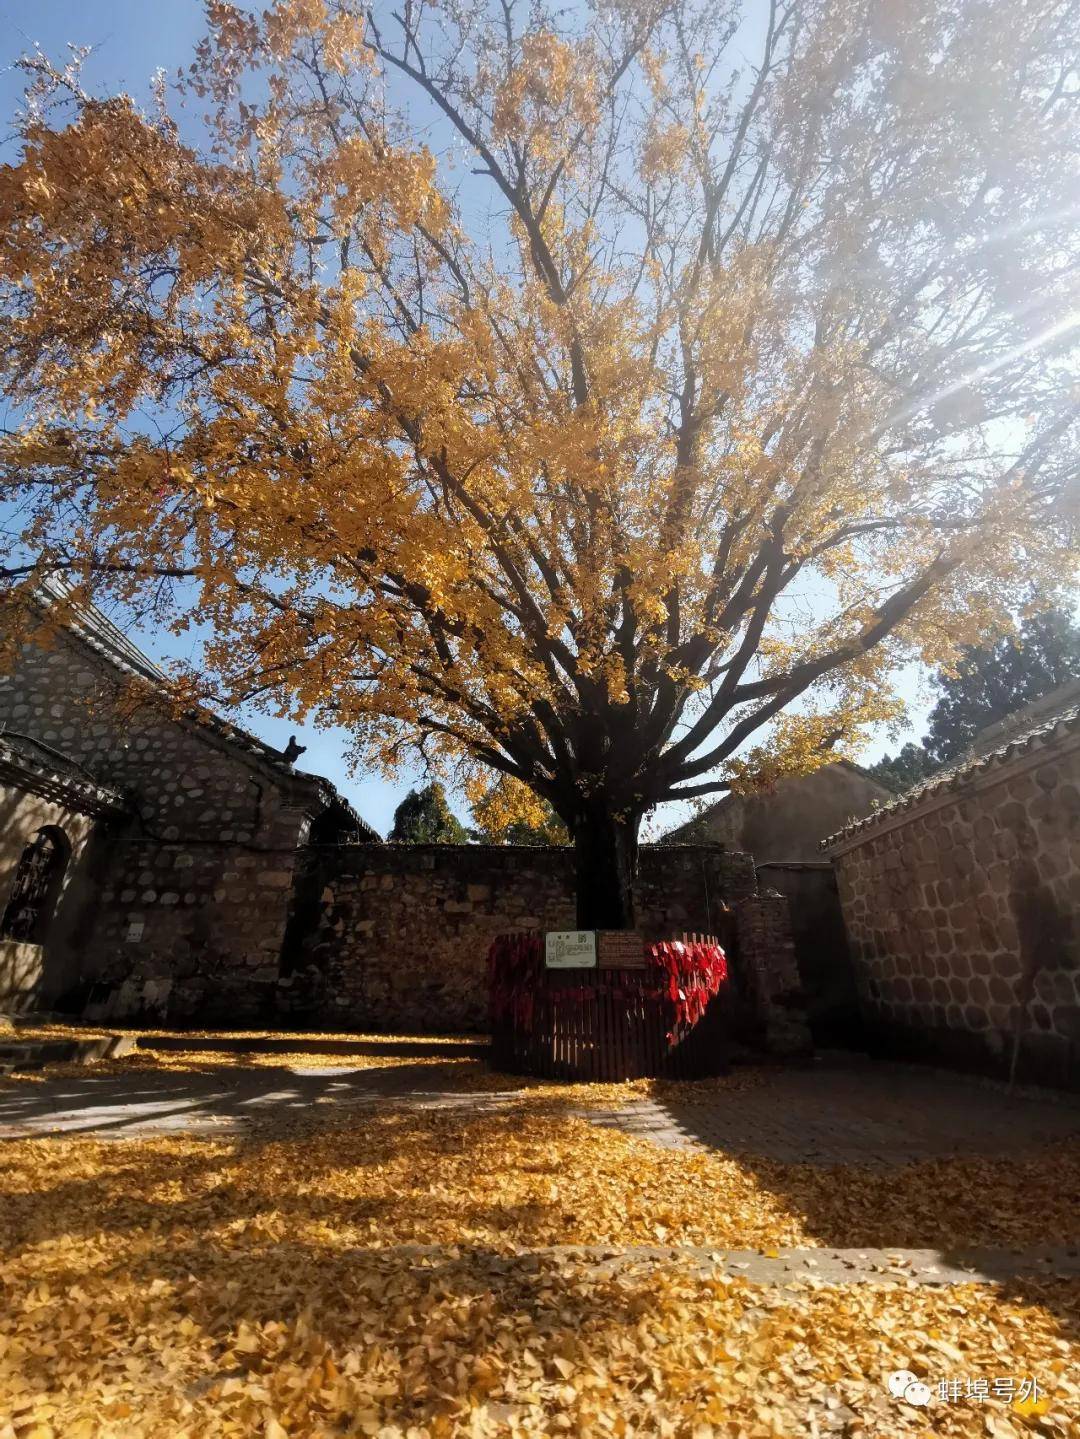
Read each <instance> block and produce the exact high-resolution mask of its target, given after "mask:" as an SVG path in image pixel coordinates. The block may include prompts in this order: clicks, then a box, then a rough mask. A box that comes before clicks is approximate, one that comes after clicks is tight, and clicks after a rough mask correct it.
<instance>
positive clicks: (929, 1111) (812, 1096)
mask: <svg viewBox="0 0 1080 1439" xmlns="http://www.w3.org/2000/svg"><path fill="white" fill-rule="evenodd" d="M435 1083H437V1076H436V1075H433V1073H432V1070H431V1067H430V1065H427V1064H422V1063H403V1064H400V1065H394V1066H391V1067H387V1068H382V1069H357V1068H355V1067H354V1066H351V1065H349V1064H342V1065H340V1066H333V1067H318V1068H315V1067H312V1068H305V1067H302V1066H295V1067H292V1066H284V1065H283V1066H280V1067H257V1066H243V1065H222V1064H221V1063H219V1062H214V1061H213V1060H208V1062H207V1063H206V1064H204V1065H202V1066H201V1067H199V1068H197V1069H183V1070H181V1069H175V1070H170V1069H155V1068H153V1067H152V1066H147V1067H146V1068H138V1067H136V1066H133V1067H131V1068H129V1069H127V1070H126V1071H125V1072H122V1073H117V1072H112V1073H107V1072H103V1071H97V1072H95V1071H94V1070H93V1069H86V1070H80V1071H78V1072H77V1073H74V1074H73V1073H71V1072H67V1073H63V1074H54V1075H49V1074H48V1073H44V1074H42V1075H41V1077H40V1078H37V1079H35V1080H31V1081H28V1080H6V1081H5V1080H0V1140H3V1139H16V1138H23V1137H38V1138H48V1137H55V1136H66V1137H69V1138H70V1137H77V1136H86V1137H91V1136H92V1137H94V1138H96V1139H112V1140H117V1141H122V1140H124V1139H135V1138H140V1139H144V1138H150V1137H154V1136H160V1135H170V1134H173V1135H175V1134H180V1135H184V1136H187V1137H193V1138H199V1137H201V1138H211V1139H214V1138H223V1137H229V1136H232V1135H242V1134H243V1133H245V1132H247V1131H249V1130H250V1129H252V1128H253V1127H254V1126H256V1125H259V1124H261V1123H264V1122H266V1121H268V1120H271V1121H272V1120H276V1119H281V1118H287V1117H288V1116H290V1115H298V1114H302V1113H304V1112H305V1111H307V1110H308V1109H309V1108H310V1106H312V1105H327V1106H331V1107H333V1108H358V1109H363V1108H370V1107H376V1106H380V1105H382V1104H385V1103H387V1102H388V1101H391V1102H394V1103H402V1102H404V1103H407V1104H409V1105H410V1106H415V1107H417V1108H421V1109H423V1108H439V1109H462V1110H465V1111H467V1112H471V1113H477V1112H483V1111H484V1110H487V1109H494V1110H501V1109H505V1108H507V1107H509V1106H512V1105H513V1104H514V1103H515V1102H517V1100H518V1099H519V1097H520V1092H519V1091H514V1090H504V1091H497V1092H490V1091H476V1092H469V1091H458V1090H455V1091H452V1092H451V1091H447V1090H439V1089H437V1088H433V1084H435ZM553 1093H555V1094H557V1093H558V1090H557V1089H556V1090H554V1091H553ZM575 1112H576V1113H578V1114H580V1115H581V1117H583V1118H586V1119H588V1120H590V1122H592V1123H595V1124H601V1125H607V1126H615V1127H617V1128H619V1129H622V1130H624V1131H625V1132H627V1133H631V1134H635V1135H638V1136H641V1137H644V1138H647V1139H649V1140H651V1141H653V1142H655V1143H657V1144H661V1145H667V1146H675V1147H681V1146H701V1147H704V1148H708V1149H710V1150H713V1151H718V1152H721V1153H726V1154H733V1155H745V1156H748V1157H764V1158H768V1159H771V1160H774V1161H778V1162H780V1163H793V1164H812V1165H854V1164H859V1165H873V1166H879V1167H884V1166H895V1165H898V1164H904V1163H909V1162H911V1161H913V1160H920V1159H921V1160H927V1159H939V1158H945V1157H954V1156H958V1155H965V1154H990V1155H1008V1154H1013V1153H1018V1152H1020V1151H1021V1150H1023V1149H1024V1148H1027V1147H1030V1146H1032V1145H1043V1146H1045V1145H1052V1144H1054V1143H1055V1142H1061V1141H1063V1140H1066V1139H1069V1138H1080V1104H1076V1103H1070V1102H1065V1103H1052V1102H1050V1101H1049V1099H1048V1098H1046V1097H1040V1096H1032V1095H1030V1094H1017V1095H1012V1096H1010V1095H1008V1094H1007V1093H1005V1092H1004V1091H1003V1090H1002V1089H1000V1088H995V1087H990V1086H986V1085H983V1084H980V1083H979V1082H977V1081H972V1080H968V1079H965V1078H964V1077H962V1076H957V1075H943V1074H941V1073H940V1072H937V1071H927V1070H920V1069H917V1068H914V1067H912V1066H905V1065H874V1064H865V1065H859V1066H853V1065H844V1066H842V1067H830V1066H828V1065H825V1066H817V1067H810V1068H804V1069H781V1070H777V1071H776V1072H774V1073H771V1074H769V1075H767V1076H766V1077H765V1078H764V1080H763V1082H762V1083H761V1084H760V1085H757V1086H751V1087H748V1088H745V1089H740V1090H738V1091H737V1092H729V1093H726V1092H724V1091H723V1090H719V1091H718V1092H716V1093H715V1094H714V1095H709V1096H705V1097H701V1098H698V1099H695V1100H694V1101H693V1102H690V1101H686V1100H683V1099H680V1098H679V1097H677V1091H676V1090H675V1089H674V1088H673V1090H672V1091H671V1093H670V1094H669V1095H665V1096H664V1097H663V1098H662V1099H641V1100H633V1101H631V1102H630V1103H628V1104H626V1105H624V1106H622V1107H619V1108H609V1109H603V1110H593V1109H588V1110H586V1109H578V1110H576V1111H575ZM0 1162H2V1149H0ZM422 1251H424V1246H418V1247H417V1253H418V1255H419V1254H420V1253H421V1252H422ZM432 1252H435V1251H434V1250H433V1251H432ZM535 1252H536V1253H537V1254H538V1255H542V1254H544V1253H549V1252H550V1253H551V1254H557V1253H558V1254H565V1255H567V1256H569V1255H571V1254H575V1255H577V1256H578V1257H581V1258H584V1259H586V1260H587V1261H588V1262H589V1263H593V1264H596V1265H597V1266H598V1269H603V1267H604V1266H608V1267H609V1268H610V1267H611V1266H613V1265H614V1266H615V1267H621V1266H624V1265H627V1264H636V1263H656V1262H658V1261H662V1260H669V1259H681V1260H688V1261H689V1262H690V1263H691V1264H692V1265H693V1266H694V1267H695V1268H698V1269H699V1270H700V1271H701V1272H703V1273H708V1274H715V1273H723V1274H730V1275H733V1276H735V1275H741V1276H742V1277H744V1278H746V1279H749V1280H751V1281H753V1282H756V1283H761V1284H789V1283H798V1282H818V1283H824V1284H853V1283H857V1284H862V1283H911V1282H914V1283H917V1284H931V1285H933V1284H954V1283H993V1282H995V1281H1000V1280H1002V1279H1005V1278H1010V1277H1019V1276H1022V1275H1034V1276H1042V1277H1050V1276H1072V1277H1080V1248H1078V1247H1062V1248H1054V1249H1050V1248H1032V1249H1025V1250H971V1251H956V1250H950V1251H949V1252H948V1254H944V1253H942V1252H939V1251H937V1250H932V1249H918V1250H915V1249H911V1250H898V1249H889V1250H875V1249H860V1250H854V1249H827V1248H809V1249H790V1250H779V1251H775V1252H774V1251H769V1252H768V1253H767V1254H762V1253H759V1252H757V1251H729V1250H722V1249H713V1248H688V1247H684V1246H679V1247H676V1248H668V1247H657V1248H651V1247H649V1246H634V1247H630V1248H626V1249H606V1248H603V1247H601V1248H597V1249H570V1248H567V1249H565V1250H551V1251H546V1250H539V1251H535ZM492 1262H502V1261H501V1260H499V1258H498V1256H492Z"/></svg>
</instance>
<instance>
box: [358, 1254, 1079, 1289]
mask: <svg viewBox="0 0 1080 1439" xmlns="http://www.w3.org/2000/svg"><path fill="white" fill-rule="evenodd" d="M446 1252H447V1251H446V1246H445V1245H437V1244H398V1245H394V1246H393V1248H392V1250H389V1251H388V1250H383V1249H364V1250H357V1251H356V1253H357V1255H361V1254H362V1255H363V1256H364V1258H365V1260H368V1259H371V1260H377V1258H378V1256H379V1255H383V1256H386V1255H388V1254H392V1255H393V1257H394V1259H395V1261H396V1260H400V1259H401V1258H402V1256H405V1257H406V1258H413V1259H415V1260H417V1261H424V1260H438V1259H440V1258H445V1256H446ZM470 1257H471V1258H473V1259H475V1260H476V1261H478V1262H479V1263H480V1265H481V1267H486V1268H488V1269H490V1270H491V1271H493V1272H495V1273H498V1272H501V1271H504V1270H507V1269H509V1268H511V1267H513V1266H516V1265H518V1264H520V1263H521V1262H522V1260H523V1259H530V1260H532V1259H536V1260H540V1261H542V1260H544V1259H545V1258H548V1259H560V1260H561V1259H573V1260H577V1261H580V1262H581V1263H583V1264H585V1265H586V1266H587V1267H588V1268H589V1269H591V1270H593V1271H594V1272H595V1274H596V1276H597V1277H598V1278H600V1277H603V1276H605V1275H609V1274H614V1273H620V1272H623V1271H625V1270H628V1269H633V1268H635V1267H637V1266H639V1265H655V1264H663V1263H670V1262H680V1263H685V1264H688V1265H689V1266H690V1268H691V1269H692V1270H693V1272H694V1273H696V1274H700V1275H701V1276H702V1277H703V1278H713V1277H714V1276H716V1275H722V1274H723V1275H729V1276H731V1277H732V1278H739V1279H745V1280H747V1281H749V1282H750V1283H752V1284H802V1283H809V1284H814V1283H817V1284H827V1285H837V1284H845V1285H846V1284H918V1285H920V1286H922V1285H929V1286H937V1285H945V1284H997V1283H1000V1282H1001V1281H1002V1280H1007V1279H1017V1278H1021V1277H1023V1278H1036V1279H1039V1278H1041V1279H1047V1278H1055V1279H1060V1278H1067V1279H1073V1278H1080V1246H1068V1247H1067V1246H1058V1247H1055V1246H1049V1245H1043V1246H1032V1247H1031V1248H1028V1249H974V1248H973V1249H961V1250H950V1251H949V1253H948V1254H944V1253H943V1252H942V1251H941V1250H938V1249H826V1248H808V1249H776V1250H769V1251H767V1252H763V1251H761V1250H757V1249H722V1248H718V1247H715V1246H713V1247H708V1246H704V1245H688V1244H679V1245H652V1244H633V1245H628V1246H625V1247H618V1248H617V1247H614V1246H612V1245H604V1244H592V1245H589V1244H559V1245H552V1246H550V1247H547V1248H541V1249H529V1250H527V1251H525V1250H523V1251H521V1252H519V1253H517V1254H495V1253H480V1254H477V1253H476V1252H475V1251H470ZM455 1262H456V1261H455V1260H446V1263H447V1265H448V1267H449V1266H450V1265H452V1264H453V1263H455ZM436 1267H437V1266H436Z"/></svg>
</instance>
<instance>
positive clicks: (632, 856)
mask: <svg viewBox="0 0 1080 1439" xmlns="http://www.w3.org/2000/svg"><path fill="white" fill-rule="evenodd" d="M640 825H641V815H640V814H630V815H627V816H625V817H622V818H618V819H617V818H616V817H615V815H614V814H613V813H612V810H611V807H610V805H606V804H604V803H603V802H599V801H598V802H596V803H594V804H591V805H589V806H588V807H586V808H584V809H582V810H580V811H579V812H578V815H577V818H576V820H575V823H574V859H575V870H576V878H577V923H578V928H579V929H633V927H634V879H635V878H636V876H637V853H638V829H639V828H640Z"/></svg>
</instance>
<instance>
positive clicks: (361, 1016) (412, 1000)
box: [280, 845, 756, 1031]
mask: <svg viewBox="0 0 1080 1439" xmlns="http://www.w3.org/2000/svg"><path fill="white" fill-rule="evenodd" d="M755 890H756V881H755V876H754V865H753V860H752V859H751V857H750V856H749V855H743V854H732V853H730V852H726V851H724V850H721V849H718V848H716V847H711V846H700V847H699V846H685V847H683V846H679V847H671V848H664V847H657V848H645V849H643V850H642V851H641V862H640V881H639V887H638V923H639V927H640V929H641V930H642V932H643V933H644V934H645V936H646V938H647V939H650V940H653V939H661V938H672V937H674V936H677V935H679V934H681V933H682V932H683V931H684V930H698V931H701V932H704V931H705V930H706V929H707V928H708V918H707V916H710V915H711V918H712V921H713V928H714V929H720V928H722V926H723V924H724V923H725V919H724V915H723V912H722V905H723V904H724V903H725V902H726V903H728V904H729V905H734V906H736V908H737V906H738V904H739V903H741V902H742V901H743V900H745V899H747V898H749V897H750V896H752V895H753V894H754V893H755ZM573 893H574V880H573V856H572V853H571V851H569V850H567V849H539V848H537V849H531V848H527V847H522V848H517V847H509V846H506V847H504V846H491V847H488V846H479V845H477V846H472V845H470V846H467V847H465V846H449V845H356V846H343V847H339V848H334V847H326V848H319V849H315V850H313V851H312V853H311V857H310V860H309V861H308V868H307V871H306V874H305V876H304V877H303V878H302V879H301V881H300V883H299V885H298V899H297V907H296V911H295V923H294V924H293V925H292V926H290V935H289V936H288V938H287V943H286V951H285V955H284V957H283V965H282V971H283V979H282V986H281V992H280V1001H281V1005H282V1007H283V1008H284V1009H285V1010H286V1011H289V1010H291V1011H292V1012H293V1013H294V1014H296V1015H298V1016H299V1015H305V1016H307V1017H309V1018H313V1019H315V1020H316V1021H318V1022H328V1021H331V1020H334V1021H335V1022H336V1023H338V1024H340V1026H341V1027H342V1028H375V1029H399V1030H403V1031H408V1030H443V1031H454V1030H463V1031H464V1030H483V1029H484V1028H485V1027H486V1023H487V985H486V971H485V966H486V957H487V951H488V947H489V945H490V943H491V940H492V939H493V938H494V936H495V935H497V934H502V933H506V932H508V931H513V930H537V929H539V930H546V929H572V928H573V927H574V924H575V915H574V901H573Z"/></svg>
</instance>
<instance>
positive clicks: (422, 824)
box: [390, 782, 469, 844]
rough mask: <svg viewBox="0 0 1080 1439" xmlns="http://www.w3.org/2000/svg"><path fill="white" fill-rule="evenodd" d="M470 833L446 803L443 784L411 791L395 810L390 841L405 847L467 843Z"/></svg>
mask: <svg viewBox="0 0 1080 1439" xmlns="http://www.w3.org/2000/svg"><path fill="white" fill-rule="evenodd" d="M468 838H469V836H468V833H467V831H466V829H465V827H464V825H463V824H461V822H460V821H459V820H458V819H457V818H456V817H455V815H454V813H453V811H452V810H451V808H450V806H449V804H447V802H446V791H445V789H444V788H443V787H442V785H441V784H438V783H437V782H436V783H433V784H429V785H425V786H424V787H423V789H411V790H410V791H409V793H408V794H407V795H406V796H405V798H404V799H403V800H402V801H401V803H400V804H399V805H398V807H397V809H396V810H395V811H394V827H393V829H392V830H391V831H390V839H391V840H395V841H397V842H398V843H402V844H466V843H467V842H468Z"/></svg>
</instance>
